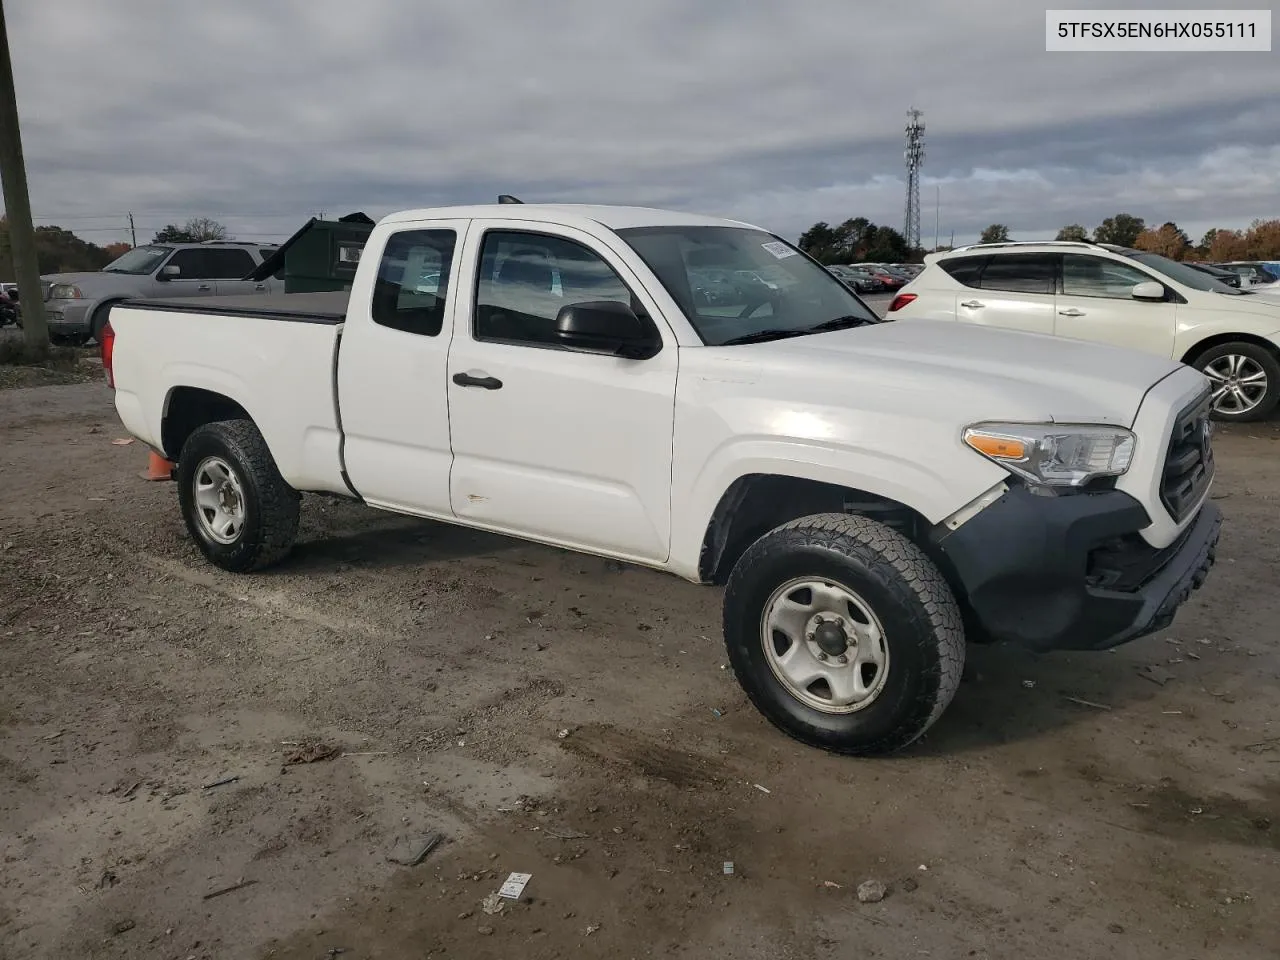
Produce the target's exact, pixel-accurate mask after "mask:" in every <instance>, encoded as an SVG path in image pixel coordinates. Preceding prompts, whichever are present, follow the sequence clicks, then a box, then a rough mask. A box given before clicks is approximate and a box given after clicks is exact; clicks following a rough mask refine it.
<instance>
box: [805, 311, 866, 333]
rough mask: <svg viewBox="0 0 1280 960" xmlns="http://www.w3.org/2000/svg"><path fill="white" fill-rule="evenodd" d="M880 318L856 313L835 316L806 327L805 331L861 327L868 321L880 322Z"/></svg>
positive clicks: (827, 330)
mask: <svg viewBox="0 0 1280 960" xmlns="http://www.w3.org/2000/svg"><path fill="white" fill-rule="evenodd" d="M879 322H880V321H879V320H871V319H869V318H868V317H859V316H856V315H855V314H852V313H851V314H848V315H847V316H843V317H835V318H833V319H831V320H826V321H824V322H822V323H819V324H815V325H814V326H812V327H808V328H806V329H805V333H827V332H829V331H831V330H848V329H850V328H851V327H861V326H864V325H865V324H868V323H879Z"/></svg>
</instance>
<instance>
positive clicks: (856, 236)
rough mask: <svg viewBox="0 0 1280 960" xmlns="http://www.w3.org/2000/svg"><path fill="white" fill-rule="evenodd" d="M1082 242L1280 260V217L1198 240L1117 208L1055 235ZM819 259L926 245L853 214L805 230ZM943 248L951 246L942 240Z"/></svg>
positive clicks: (995, 234)
mask: <svg viewBox="0 0 1280 960" xmlns="http://www.w3.org/2000/svg"><path fill="white" fill-rule="evenodd" d="M1010 239H1012V238H1011V237H1010V233H1009V227H1008V226H1007V225H1006V224H1003V223H993V224H991V226H989V227H987V228H986V229H985V230H983V231H982V235H981V237H979V242H980V243H1007V242H1009V241H1010ZM1054 239H1056V240H1074V241H1077V242H1083V241H1092V242H1094V243H1112V244H1115V245H1116V246H1121V247H1132V248H1134V249H1137V250H1146V251H1148V252H1150V253H1158V254H1160V255H1161V256H1165V257H1169V258H1170V259H1171V260H1207V261H1210V262H1216V263H1221V262H1224V261H1230V260H1280V220H1254V221H1253V223H1252V224H1251V225H1250V226H1249V227H1248V229H1246V230H1224V229H1220V228H1214V229H1212V230H1208V231H1206V232H1205V235H1204V236H1203V237H1201V238H1200V242H1199V243H1193V242H1192V240H1191V238H1190V237H1189V236H1187V234H1186V232H1185V231H1184V230H1183V229H1182V228H1181V227H1179V226H1178V225H1177V224H1176V223H1174V222H1173V221H1167V222H1165V223H1162V224H1160V225H1159V226H1147V223H1146V221H1145V220H1144V219H1143V218H1142V217H1135V216H1133V215H1132V214H1129V213H1117V214H1116V215H1115V216H1113V217H1107V218H1106V219H1105V220H1103V221H1102V223H1100V224H1098V226H1097V227H1095V228H1094V229H1093V232H1092V233H1090V232H1089V231H1088V230H1086V229H1085V228H1084V227H1083V226H1082V225H1081V224H1078V223H1069V224H1067V225H1066V226H1065V227H1063V228H1062V229H1061V230H1059V231H1058V235H1057V236H1056V237H1055V238H1054ZM797 246H799V247H800V249H801V250H803V251H804V252H805V253H807V254H809V256H811V257H813V258H814V259H815V260H817V261H818V262H819V263H825V264H835V263H859V262H862V261H869V262H873V263H906V262H910V261H919V260H921V259H922V258H923V256H924V253H925V251H924V250H919V249H917V250H911V249H910V248H908V247H907V243H906V240H905V239H904V238H903V236H902V234H901V233H900V232H899V231H897V230H895V229H894V228H893V227H884V226H879V225H877V224H874V223H872V222H871V221H870V220H868V219H867V218H866V217H853V218H851V219H849V220H845V221H844V222H843V223H841V224H838V225H837V226H834V227H833V226H832V225H831V224H829V223H827V222H826V221H820V222H818V223H815V224H814V225H813V226H812V227H810V228H809V229H808V230H806V231H805V232H804V233H802V234H801V235H800V241H799V243H798V244H797ZM938 249H939V250H950V249H951V248H950V247H947V246H942V247H939V248H938Z"/></svg>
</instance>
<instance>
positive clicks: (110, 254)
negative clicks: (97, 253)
mask: <svg viewBox="0 0 1280 960" xmlns="http://www.w3.org/2000/svg"><path fill="white" fill-rule="evenodd" d="M132 249H133V245H132V244H128V243H125V242H123V241H121V242H119V243H108V244H107V245H106V246H105V247H103V248H102V252H103V253H105V254H106V255H107V258H108V259H107V263H110V262H111V261H112V260H115V259H116V258H118V257H123V256H124V255H125V254H126V253H128V252H129V251H130V250H132Z"/></svg>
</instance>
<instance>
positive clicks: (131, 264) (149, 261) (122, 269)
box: [102, 247, 173, 275]
mask: <svg viewBox="0 0 1280 960" xmlns="http://www.w3.org/2000/svg"><path fill="white" fill-rule="evenodd" d="M172 252H173V247H134V248H133V249H132V250H130V251H129V252H128V253H126V254H124V255H123V256H120V257H117V258H116V259H115V260H112V261H111V262H110V263H108V264H107V265H106V266H105V267H103V268H102V272H103V273H132V274H137V275H143V274H148V273H151V272H152V271H153V270H155V268H156V267H158V266H160V261H162V260H163V259H164V258H165V257H167V256H168V255H169V254H171V253H172Z"/></svg>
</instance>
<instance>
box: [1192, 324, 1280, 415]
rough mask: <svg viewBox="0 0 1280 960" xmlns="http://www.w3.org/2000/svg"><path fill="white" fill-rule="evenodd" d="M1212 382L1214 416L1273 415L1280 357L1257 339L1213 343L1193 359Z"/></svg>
mask: <svg viewBox="0 0 1280 960" xmlns="http://www.w3.org/2000/svg"><path fill="white" fill-rule="evenodd" d="M1191 366H1193V367H1195V368H1196V369H1197V370H1199V371H1200V372H1201V373H1203V374H1204V375H1205V376H1206V377H1208V378H1209V381H1210V383H1211V384H1212V385H1213V418H1214V419H1215V420H1224V421H1228V422H1229V421H1233V420H1235V421H1241V422H1248V421H1252V420H1262V419H1264V418H1266V417H1268V416H1270V414H1271V412H1272V411H1273V410H1275V408H1276V404H1277V403H1278V402H1280V361H1278V360H1277V359H1276V356H1275V354H1273V353H1272V352H1271V351H1270V350H1267V349H1266V348H1265V347H1260V346H1258V345H1257V344H1255V343H1246V342H1244V341H1237V342H1235V343H1222V344H1219V345H1218V346H1216V347H1211V348H1210V349H1208V350H1206V351H1205V352H1204V353H1202V354H1200V356H1198V357H1196V359H1195V360H1193V361H1192V362H1191Z"/></svg>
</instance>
